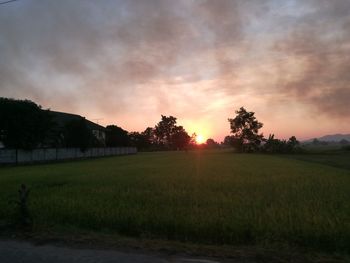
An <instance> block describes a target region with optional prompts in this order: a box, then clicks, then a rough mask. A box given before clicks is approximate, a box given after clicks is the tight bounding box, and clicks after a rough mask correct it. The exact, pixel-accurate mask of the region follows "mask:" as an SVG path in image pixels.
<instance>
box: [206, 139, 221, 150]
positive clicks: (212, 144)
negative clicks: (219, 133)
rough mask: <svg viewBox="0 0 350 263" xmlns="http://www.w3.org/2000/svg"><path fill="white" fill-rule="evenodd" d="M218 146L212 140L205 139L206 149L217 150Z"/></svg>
mask: <svg viewBox="0 0 350 263" xmlns="http://www.w3.org/2000/svg"><path fill="white" fill-rule="evenodd" d="M219 146H220V145H219V144H218V143H217V142H216V141H215V140H214V139H212V138H209V139H207V141H206V147H207V148H209V149H213V148H218V147H219Z"/></svg>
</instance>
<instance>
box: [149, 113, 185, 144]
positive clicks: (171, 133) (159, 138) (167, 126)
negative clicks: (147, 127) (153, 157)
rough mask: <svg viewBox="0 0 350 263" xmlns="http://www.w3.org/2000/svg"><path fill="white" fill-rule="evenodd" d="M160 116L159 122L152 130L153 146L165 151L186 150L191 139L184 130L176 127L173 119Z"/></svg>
mask: <svg viewBox="0 0 350 263" xmlns="http://www.w3.org/2000/svg"><path fill="white" fill-rule="evenodd" d="M161 116H162V119H161V121H160V122H158V124H157V125H156V126H155V128H154V137H155V144H156V145H157V146H158V147H159V148H160V149H166V150H176V149H184V148H186V147H187V146H188V145H189V144H190V142H191V137H190V136H189V135H188V133H187V132H186V130H185V129H184V128H183V127H182V126H177V125H176V118H175V117H173V116H169V117H167V116H164V115H161Z"/></svg>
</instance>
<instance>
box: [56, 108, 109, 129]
mask: <svg viewBox="0 0 350 263" xmlns="http://www.w3.org/2000/svg"><path fill="white" fill-rule="evenodd" d="M50 115H51V116H52V117H53V121H54V122H56V123H57V125H58V126H59V127H63V126H65V125H66V124H67V123H68V122H70V121H74V120H80V119H85V117H82V116H80V115H77V114H72V113H66V112H59V111H51V110H50ZM85 121H86V125H87V127H88V128H89V129H90V130H101V131H104V130H106V128H105V127H103V126H101V125H99V124H97V123H94V122H92V121H89V120H88V119H85Z"/></svg>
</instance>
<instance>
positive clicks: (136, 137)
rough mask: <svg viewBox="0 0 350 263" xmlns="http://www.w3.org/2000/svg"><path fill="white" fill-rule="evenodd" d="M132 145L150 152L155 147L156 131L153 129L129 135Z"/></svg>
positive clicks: (149, 128)
mask: <svg viewBox="0 0 350 263" xmlns="http://www.w3.org/2000/svg"><path fill="white" fill-rule="evenodd" d="M129 139H130V143H131V145H133V146H135V147H137V148H138V149H139V150H150V149H152V148H153V146H154V130H153V128H151V127H148V128H146V129H145V130H144V131H143V132H141V133H140V132H131V133H129Z"/></svg>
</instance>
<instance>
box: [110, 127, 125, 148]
mask: <svg viewBox="0 0 350 263" xmlns="http://www.w3.org/2000/svg"><path fill="white" fill-rule="evenodd" d="M129 145H130V138H129V135H128V132H127V131H126V130H124V129H122V128H120V127H118V126H116V125H108V126H107V127H106V146H108V147H117V146H129Z"/></svg>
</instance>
